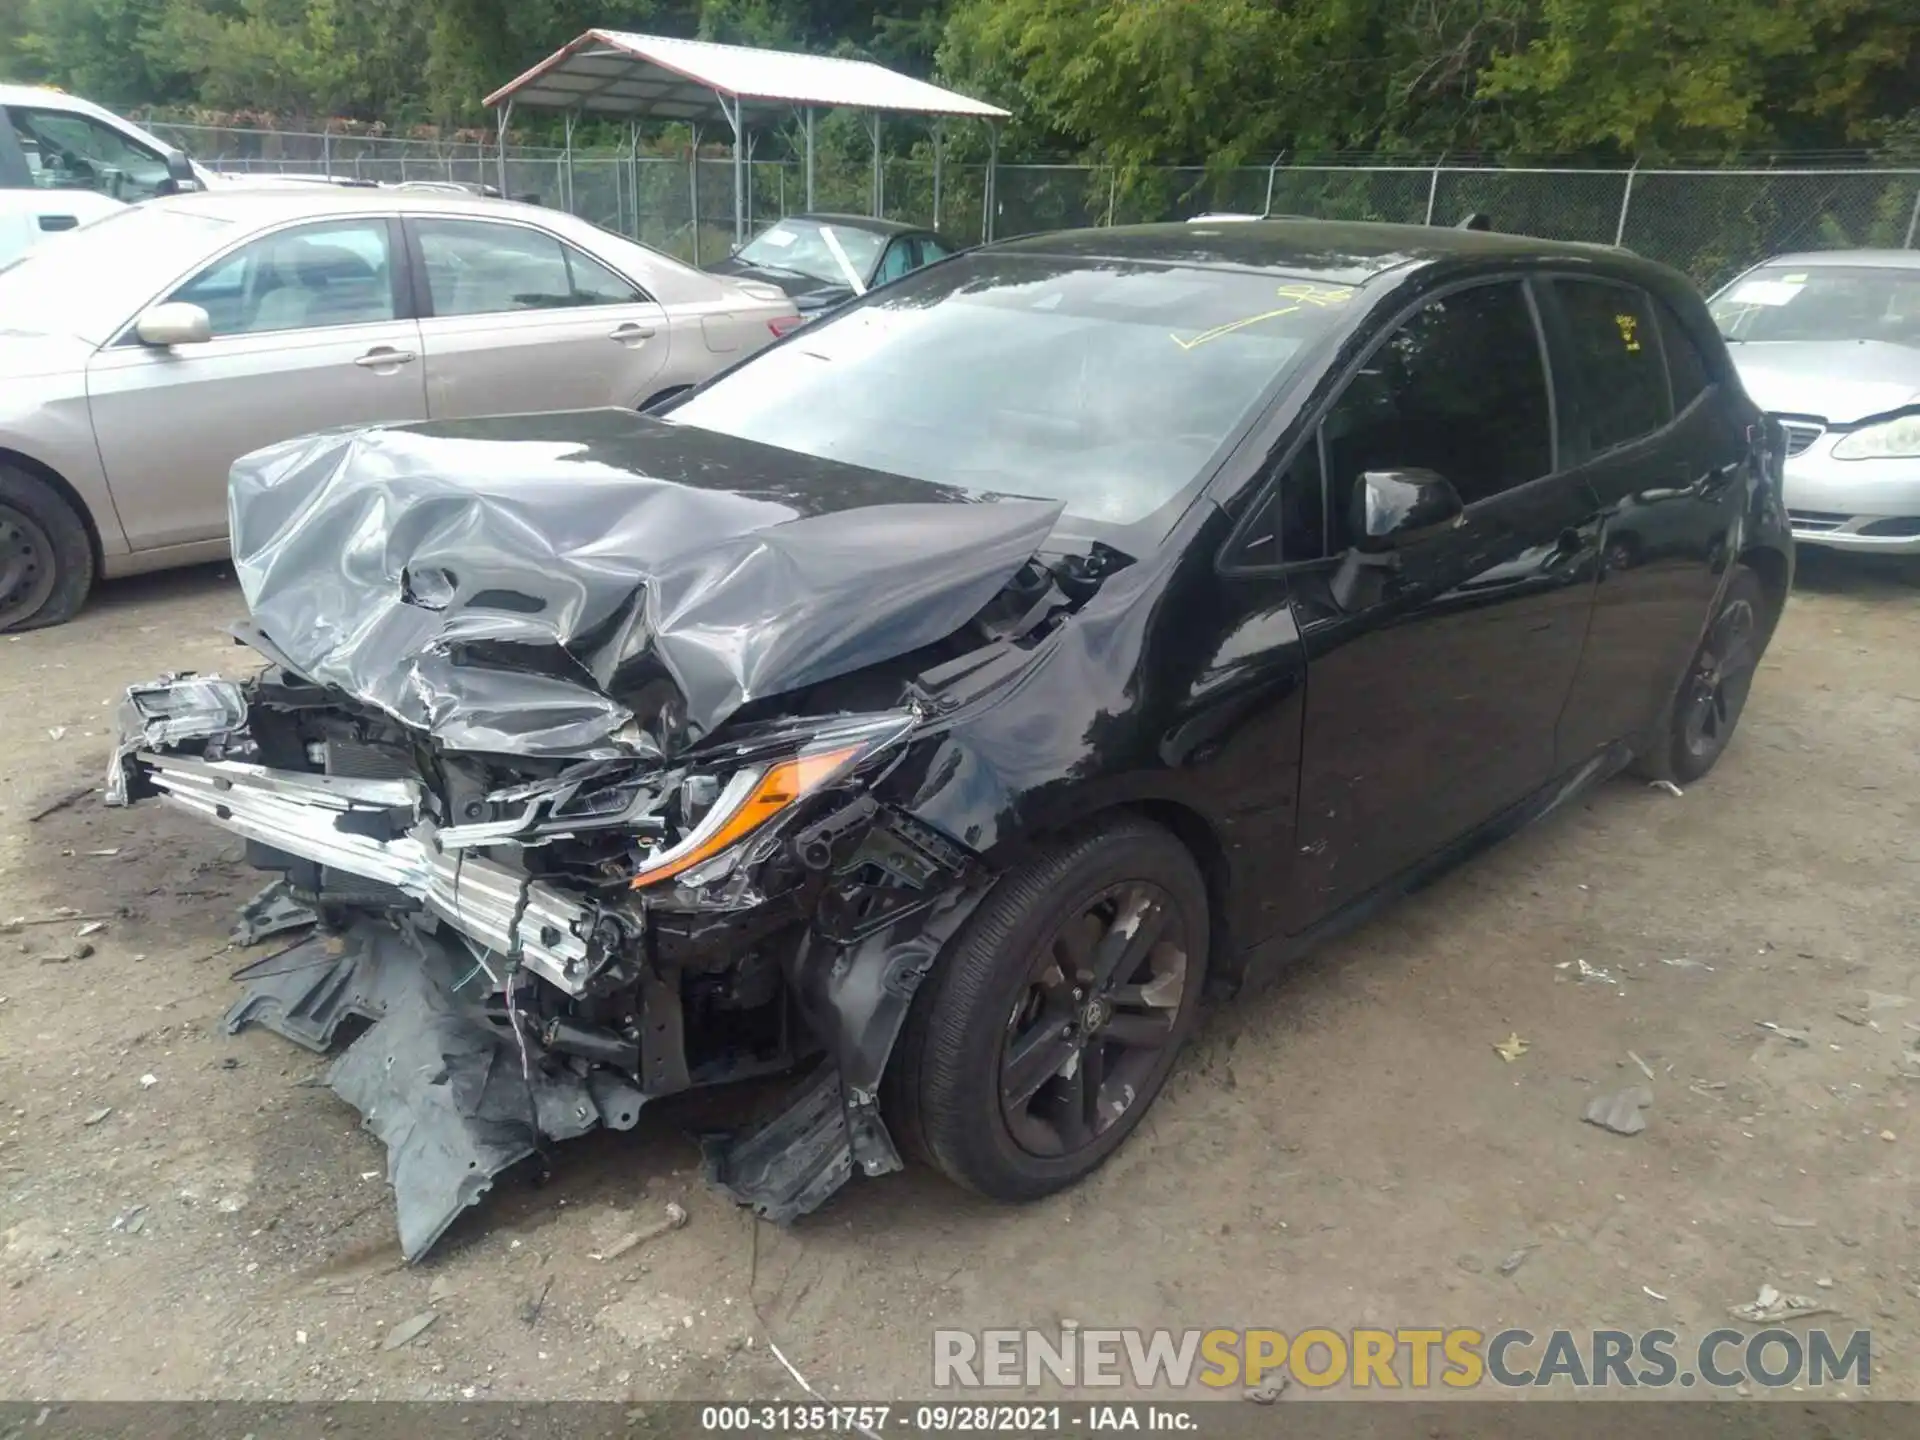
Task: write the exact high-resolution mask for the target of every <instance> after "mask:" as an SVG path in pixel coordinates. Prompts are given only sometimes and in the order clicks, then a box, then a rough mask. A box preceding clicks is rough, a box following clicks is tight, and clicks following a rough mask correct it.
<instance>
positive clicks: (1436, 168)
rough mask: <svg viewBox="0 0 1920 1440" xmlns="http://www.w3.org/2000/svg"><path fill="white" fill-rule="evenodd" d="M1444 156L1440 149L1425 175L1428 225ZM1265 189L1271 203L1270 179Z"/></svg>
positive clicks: (1438, 190) (1271, 187)
mask: <svg viewBox="0 0 1920 1440" xmlns="http://www.w3.org/2000/svg"><path fill="white" fill-rule="evenodd" d="M1446 158H1447V152H1446V151H1444V150H1442V151H1441V152H1440V158H1439V159H1438V160H1436V161H1434V162H1433V174H1431V175H1429V176H1428V177H1427V218H1426V220H1425V222H1424V223H1425V224H1428V225H1431V224H1432V223H1433V207H1434V204H1435V203H1436V202H1437V201H1438V200H1439V199H1440V166H1441V165H1442V164H1443V163H1445V161H1446ZM1267 189H1268V197H1267V200H1268V204H1272V200H1273V197H1272V189H1273V184H1272V182H1271V181H1269V182H1268V184H1267Z"/></svg>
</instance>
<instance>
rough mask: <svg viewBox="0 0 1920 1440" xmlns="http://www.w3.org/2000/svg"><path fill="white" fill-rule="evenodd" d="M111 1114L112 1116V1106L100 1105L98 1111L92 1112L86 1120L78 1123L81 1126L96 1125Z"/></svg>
mask: <svg viewBox="0 0 1920 1440" xmlns="http://www.w3.org/2000/svg"><path fill="white" fill-rule="evenodd" d="M111 1114H113V1106H111V1105H102V1106H101V1107H100V1108H99V1109H98V1110H96V1111H94V1112H93V1113H92V1114H91V1115H89V1116H87V1118H86V1119H84V1120H82V1121H81V1122H80V1123H81V1124H82V1125H98V1124H99V1123H100V1122H101V1121H102V1120H104V1119H106V1118H107V1116H109V1115H111Z"/></svg>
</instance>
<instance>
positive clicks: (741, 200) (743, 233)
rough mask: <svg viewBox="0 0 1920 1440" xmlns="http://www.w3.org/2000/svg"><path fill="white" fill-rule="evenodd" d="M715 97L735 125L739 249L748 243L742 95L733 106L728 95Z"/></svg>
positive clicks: (735, 209) (735, 221) (735, 208)
mask: <svg viewBox="0 0 1920 1440" xmlns="http://www.w3.org/2000/svg"><path fill="white" fill-rule="evenodd" d="M714 98H715V99H716V100H718V101H719V102H720V113H721V114H722V115H725V116H726V117H727V123H728V124H729V125H731V126H732V127H733V248H734V249H736V250H738V249H739V248H740V247H741V246H742V245H744V244H746V243H747V172H746V167H745V161H746V153H745V152H744V151H743V150H742V149H741V148H740V142H741V140H742V139H743V138H744V136H743V132H742V131H741V128H740V120H741V113H740V97H739V96H737V95H736V96H735V97H734V100H733V104H732V106H731V107H729V106H728V104H727V97H726V96H724V95H722V94H720V93H719V92H717V91H716V92H715V94H714Z"/></svg>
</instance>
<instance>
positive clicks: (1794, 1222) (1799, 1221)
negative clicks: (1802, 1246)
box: [1767, 1212, 1820, 1230]
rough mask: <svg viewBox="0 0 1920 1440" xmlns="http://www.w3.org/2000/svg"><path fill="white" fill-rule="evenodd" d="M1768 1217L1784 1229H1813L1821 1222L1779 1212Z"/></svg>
mask: <svg viewBox="0 0 1920 1440" xmlns="http://www.w3.org/2000/svg"><path fill="white" fill-rule="evenodd" d="M1767 1218H1768V1219H1769V1220H1771V1221H1772V1222H1773V1223H1774V1224H1776V1225H1778V1226H1779V1227H1780V1228H1781V1229H1782V1230H1812V1229H1815V1228H1816V1227H1817V1226H1818V1225H1819V1224H1820V1222H1819V1221H1818V1220H1814V1219H1809V1218H1806V1217H1803V1216H1799V1215H1781V1214H1779V1213H1777V1212H1776V1213H1774V1214H1772V1215H1769V1216H1768V1217H1767Z"/></svg>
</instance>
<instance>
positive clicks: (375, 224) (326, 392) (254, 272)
mask: <svg viewBox="0 0 1920 1440" xmlns="http://www.w3.org/2000/svg"><path fill="white" fill-rule="evenodd" d="M394 228H395V227H392V226H390V225H389V222H388V221H387V220H385V219H383V218H380V217H377V216H376V217H361V218H353V219H342V220H327V221H321V222H316V223H312V224H305V225H296V226H292V227H290V228H287V229H283V230H276V231H274V232H272V233H271V234H268V235H264V236H261V237H260V238H259V239H257V240H254V241H252V242H250V243H248V244H246V245H242V246H240V247H239V248H238V249H236V250H233V251H230V252H228V253H227V254H226V255H223V256H222V257H221V258H219V259H217V260H215V261H214V262H213V263H212V264H210V265H208V266H207V267H206V268H205V269H203V270H201V271H200V273H199V274H197V275H195V276H194V277H193V278H192V279H190V280H188V281H187V282H186V284H184V285H182V286H180V287H179V288H178V289H176V290H175V291H174V292H173V293H172V294H170V295H168V296H166V297H164V298H166V299H168V300H177V301H183V302H186V303H188V304H193V305H198V306H200V307H201V308H202V309H204V310H205V311H206V312H207V315H208V317H209V319H210V320H211V321H212V329H213V338H212V339H211V340H208V341H206V342H204V343H202V344H196V345H175V346H172V347H171V348H156V347H153V346H149V345H143V344H141V343H140V342H139V341H138V340H137V339H136V338H134V337H132V336H131V335H129V336H128V337H126V338H125V339H124V340H122V341H120V342H118V343H116V344H113V345H109V346H107V347H106V348H105V349H103V350H101V351H100V352H99V353H98V354H97V355H95V356H94V358H93V362H92V364H91V365H90V366H89V367H88V375H87V388H88V403H89V405H90V407H91V409H92V412H93V428H94V433H95V435H96V436H97V437H98V439H99V443H100V458H101V461H102V462H103V463H104V464H105V466H106V471H107V483H108V485H109V486H110V487H111V488H112V491H113V502H114V506H115V508H116V509H117V510H118V511H119V512H120V519H121V522H122V523H123V524H124V525H125V526H126V531H127V539H128V542H129V543H130V544H131V545H132V546H133V548H134V549H136V550H146V549H152V548H155V547H158V546H163V545H177V544H184V543H187V542H191V541H196V540H215V539H218V538H220V537H221V536H223V535H225V534H226V533H227V472H228V470H229V469H230V468H231V467H232V465H233V462H234V461H235V460H237V459H239V458H240V456H242V455H245V454H246V453H247V452H248V451H251V450H258V449H259V448H260V447H261V446H263V445H270V444H272V443H274V442H275V441H277V440H286V439H289V438H291V437H292V436H295V435H303V434H307V433H308V432H310V431H314V430H323V429H327V428H329V427H332V426H336V425H370V424H378V423H381V422H385V421H398V420H423V419H425V418H426V391H425V388H424V386H423V384H422V382H421V365H420V332H419V329H418V327H417V326H416V325H415V323H414V322H413V321H412V320H410V319H405V318H402V317H403V315H404V314H405V311H404V309H403V308H402V307H401V306H400V305H399V303H398V296H399V294H400V293H401V292H400V285H399V282H398V280H397V279H396V277H395V274H394V268H395V267H394V256H395V237H394V235H393V233H392V231H393V229H394Z"/></svg>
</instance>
